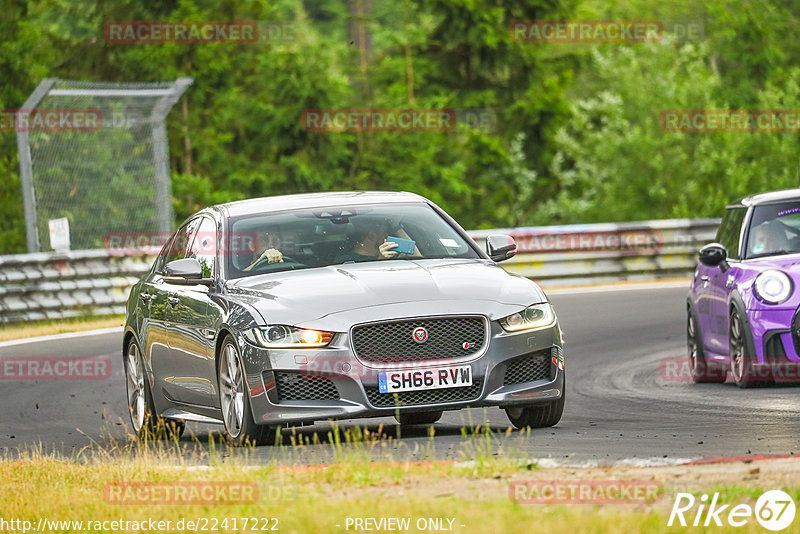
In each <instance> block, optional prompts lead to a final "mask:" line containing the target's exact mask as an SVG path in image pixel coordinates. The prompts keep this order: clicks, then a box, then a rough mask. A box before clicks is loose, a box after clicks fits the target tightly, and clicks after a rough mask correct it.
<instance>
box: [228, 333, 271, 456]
mask: <svg viewBox="0 0 800 534" xmlns="http://www.w3.org/2000/svg"><path fill="white" fill-rule="evenodd" d="M218 362H219V364H218V373H217V375H218V386H219V387H218V388H217V389H218V390H219V400H220V406H221V407H222V422H223V424H224V425H225V438H226V440H227V441H228V443H230V444H231V445H235V446H243V445H266V444H268V443H273V442H274V441H275V438H276V436H277V430H276V429H275V427H271V426H269V425H258V424H256V422H255V419H254V418H253V409H252V407H251V405H250V395H249V391H248V389H247V384H245V373H244V368H243V367H242V359H241V357H240V356H239V347H238V346H237V345H236V342H235V341H234V340H233V337H231V336H230V335H228V336H226V337H225V339H224V340H223V341H222V347H221V348H220V352H219V359H218Z"/></svg>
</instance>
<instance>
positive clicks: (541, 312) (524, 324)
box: [500, 302, 556, 332]
mask: <svg viewBox="0 0 800 534" xmlns="http://www.w3.org/2000/svg"><path fill="white" fill-rule="evenodd" d="M555 320H556V314H555V312H553V307H552V306H551V305H550V303H549V302H544V303H542V304H534V305H533V306H528V307H527V308H525V309H524V310H522V311H521V312H517V313H512V314H511V315H509V316H508V317H503V318H502V319H500V326H502V327H503V330H506V331H508V332H517V331H519V330H532V329H534V328H544V327H546V326H550V325H552V324H553V323H554V322H555Z"/></svg>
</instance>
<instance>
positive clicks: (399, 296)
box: [123, 192, 565, 444]
mask: <svg viewBox="0 0 800 534" xmlns="http://www.w3.org/2000/svg"><path fill="white" fill-rule="evenodd" d="M515 253H516V244H515V243H514V240H513V239H512V238H511V237H509V236H506V235H492V236H489V237H488V238H487V240H486V251H485V252H484V251H483V250H481V248H480V247H479V246H478V245H477V244H476V243H475V242H474V241H473V240H472V239H471V238H470V237H469V235H467V233H466V232H465V231H464V230H463V229H462V228H461V227H460V226H459V225H458V224H457V223H456V222H455V221H454V220H453V219H452V218H451V217H450V216H448V215H447V214H446V213H445V212H444V211H443V210H442V209H441V208H439V207H438V206H436V205H435V204H434V203H433V202H431V201H429V200H427V199H425V198H423V197H420V196H418V195H415V194H411V193H394V192H337V193H319V194H306V195H287V196H278V197H269V198H260V199H253V200H244V201H239V202H231V203H228V204H221V205H218V206H213V207H210V208H206V209H203V210H201V211H199V212H198V213H196V214H195V215H193V216H192V217H190V218H189V219H188V220H187V221H186V222H185V223H184V224H183V225H181V227H180V228H178V230H177V231H176V232H175V233H174V234H173V235H172V236H171V238H170V239H169V240H168V242H167V244H166V245H165V246H164V248H163V249H162V251H161V253H160V254H159V255H158V257H157V259H156V261H155V263H154V264H153V266H152V268H151V269H150V271H149V272H148V273H147V274H146V275H145V276H144V277H143V278H142V279H141V280H140V281H139V282H138V283H136V284H135V285H134V286H133V288H132V289H131V293H130V297H129V299H128V305H127V318H126V322H125V333H124V339H123V358H124V367H125V373H126V379H127V396H128V407H129V409H130V415H131V420H132V423H133V428H134V430H135V432H136V433H137V434H138V435H139V436H144V435H156V434H157V433H158V429H162V430H163V429H170V431H171V432H172V433H173V434H174V433H178V435H180V433H181V432H182V431H183V429H184V427H185V422H186V421H197V422H203V423H219V424H222V425H224V428H225V435H226V436H227V438H228V439H229V441H230V442H231V443H233V444H245V443H254V444H262V443H267V442H271V441H275V439H276V433H277V432H279V431H280V429H281V428H282V427H285V426H292V425H300V424H309V423H312V422H313V421H318V420H329V419H350V418H360V417H380V416H394V417H396V418H397V420H398V421H399V423H400V424H407V425H413V424H433V423H435V422H436V421H438V420H439V418H440V417H441V415H442V412H443V411H444V410H457V409H460V408H467V407H477V406H498V407H501V408H503V409H505V411H506V413H507V415H508V418H509V420H510V421H511V423H512V424H513V425H514V426H515V427H517V428H522V427H544V426H552V425H555V424H556V423H558V421H559V420H560V419H561V414H562V412H563V410H564V398H565V392H564V386H565V378H564V353H563V350H562V338H561V330H560V328H559V325H558V321H557V319H556V314H555V312H554V310H553V307H552V305H551V304H550V302H549V300H548V299H547V297H546V296H545V294H544V293H543V292H542V290H541V289H540V288H539V286H538V285H536V284H535V283H534V282H532V281H531V280H528V279H526V278H524V277H521V276H517V275H514V274H509V273H507V272H506V271H505V270H503V269H502V268H501V267H500V266H498V265H497V262H500V261H503V260H506V259H508V258H511V257H512V256H514V254H515Z"/></svg>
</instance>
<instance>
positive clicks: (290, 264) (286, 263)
mask: <svg viewBox="0 0 800 534" xmlns="http://www.w3.org/2000/svg"><path fill="white" fill-rule="evenodd" d="M264 266H274V267H273V268H275V267H283V268H285V269H287V270H292V269H298V268H300V267H305V264H303V263H300V262H299V261H297V260H295V259H294V258H291V257H289V256H284V257H283V261H282V262H280V261H278V262H275V263H270V262H269V258H267V257H263V258H261V259H260V260H258V261H257V262H255V264H253V267H252V268H251V269H250V270H251V271H255V270H261V269H260V268H261V267H264ZM264 270H267V269H264Z"/></svg>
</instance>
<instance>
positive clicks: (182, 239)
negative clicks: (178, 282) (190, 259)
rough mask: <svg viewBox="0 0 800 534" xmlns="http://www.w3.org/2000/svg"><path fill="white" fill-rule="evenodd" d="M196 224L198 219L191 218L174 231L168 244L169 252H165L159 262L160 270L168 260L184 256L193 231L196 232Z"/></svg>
mask: <svg viewBox="0 0 800 534" xmlns="http://www.w3.org/2000/svg"><path fill="white" fill-rule="evenodd" d="M198 224H200V219H192V220H191V221H189V222H188V223H186V224H184V225H183V226H181V227H180V228H179V229H178V231H177V232H175V235H174V236H173V237H172V241H171V242H170V244H169V252H167V254H166V256H165V257H164V261H163V263H162V264H161V270H163V269H164V266H165V265H166V264H168V263H169V262H171V261H175V260H180V259H183V258H185V257H186V253H187V252H188V250H189V245H190V244H191V243H192V239H193V238H194V235H195V233H197V225H198Z"/></svg>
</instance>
